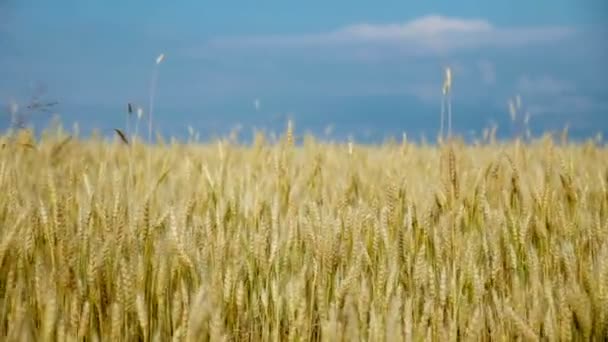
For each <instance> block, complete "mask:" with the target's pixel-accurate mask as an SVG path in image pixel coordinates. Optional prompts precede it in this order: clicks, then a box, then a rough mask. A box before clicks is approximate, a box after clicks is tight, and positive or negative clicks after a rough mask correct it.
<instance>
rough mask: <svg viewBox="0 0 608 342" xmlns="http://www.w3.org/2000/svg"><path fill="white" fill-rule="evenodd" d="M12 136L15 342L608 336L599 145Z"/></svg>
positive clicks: (10, 249)
mask: <svg viewBox="0 0 608 342" xmlns="http://www.w3.org/2000/svg"><path fill="white" fill-rule="evenodd" d="M1 139H2V149H1V150H0V156H1V157H0V193H1V194H2V195H1V196H0V294H1V296H0V336H1V339H2V340H4V341H106V340H108V341H170V340H175V341H221V340H226V341H360V340H369V341H423V340H424V341H511V340H526V341H528V340H530V341H540V340H543V341H571V340H581V341H582V340H585V341H586V340H596V341H598V340H605V339H606V336H608V184H607V183H608V149H606V148H605V147H603V146H600V145H598V144H594V143H591V142H588V143H566V144H560V143H556V142H554V141H553V140H552V139H550V138H548V137H545V138H542V139H538V140H535V141H532V142H529V143H525V144H524V143H522V142H521V141H513V142H508V143H497V142H495V143H484V144H478V145H465V144H463V143H462V142H459V141H457V140H454V141H451V142H449V143H443V144H440V145H437V146H430V145H421V144H413V143H409V142H407V141H404V142H396V143H386V144H383V145H379V146H364V145H357V144H331V143H327V142H321V141H318V140H315V139H314V138H312V137H305V138H304V140H303V142H302V143H301V144H297V145H294V141H293V140H294V138H293V133H292V132H290V131H287V132H286V134H284V135H283V137H282V138H281V140H280V141H278V142H276V143H270V142H269V141H267V140H265V138H264V136H263V135H258V136H257V137H256V139H255V142H254V143H253V144H252V145H251V146H242V145H237V144H235V143H233V142H231V141H229V140H221V141H217V142H215V143H209V144H194V143H184V144H180V143H175V142H174V143H159V144H158V145H155V146H146V145H143V144H140V143H137V142H135V143H134V142H133V141H128V140H127V138H126V137H125V139H124V140H125V141H121V140H120V139H118V138H117V139H116V140H110V141H108V140H101V139H95V138H90V139H78V138H70V137H68V136H67V135H65V133H57V134H47V135H43V137H41V138H40V139H39V141H35V140H34V139H33V138H32V137H31V136H29V135H27V134H21V135H20V136H18V137H13V136H8V135H5V136H3V137H2V138H1ZM127 143H129V144H127Z"/></svg>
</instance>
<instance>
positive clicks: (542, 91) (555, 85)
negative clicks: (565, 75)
mask: <svg viewBox="0 0 608 342" xmlns="http://www.w3.org/2000/svg"><path fill="white" fill-rule="evenodd" d="M517 89H518V91H519V92H522V93H524V94H527V95H549V96H558V95H563V94H566V93H569V92H572V91H574V90H575V87H574V85H573V84H572V83H570V82H567V81H563V80H560V79H557V78H555V77H553V76H550V75H542V76H536V77H533V76H529V75H525V76H522V77H520V79H519V82H518V84H517Z"/></svg>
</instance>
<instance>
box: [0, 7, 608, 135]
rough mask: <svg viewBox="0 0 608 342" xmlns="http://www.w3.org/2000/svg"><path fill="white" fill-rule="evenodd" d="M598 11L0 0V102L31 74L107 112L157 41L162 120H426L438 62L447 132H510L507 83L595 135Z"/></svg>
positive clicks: (137, 77)
mask: <svg viewBox="0 0 608 342" xmlns="http://www.w3.org/2000/svg"><path fill="white" fill-rule="evenodd" d="M607 23H608V3H607V2H606V1H602V0H588V1H574V0H571V1H564V0H557V1H543V0H539V1H534V2H530V1H519V0H515V1H508V2H507V1H503V2H501V3H500V4H499V3H498V2H489V1H459V2H453V1H452V2H448V1H424V2H422V1H418V2H413V1H412V2H406V1H383V2H377V1H376V2H374V1H332V2H331V5H330V2H327V1H317V0H312V1H307V2H298V3H296V2H287V1H274V0H273V1H259V2H253V1H250V2H244V1H222V2H219V1H217V2H211V1H192V0H189V1H181V2H179V4H172V3H169V2H161V1H145V2H144V1H129V2H125V1H91V0H80V1H54V2H42V1H28V0H19V1H17V0H0V103H2V104H3V105H4V106H3V107H7V106H8V105H9V104H10V103H13V102H15V103H19V104H21V108H23V106H24V104H25V103H26V102H27V99H28V98H29V97H30V96H32V94H33V93H35V89H36V87H40V86H43V87H44V88H45V89H46V91H45V92H44V97H45V98H46V99H48V100H57V101H59V105H58V106H57V107H56V110H57V112H58V113H59V114H60V115H61V118H62V120H63V121H64V123H66V124H68V125H69V124H71V122H73V121H78V122H79V123H80V125H81V126H82V127H85V130H86V129H89V130H90V129H91V128H93V127H97V128H100V129H101V130H110V129H111V128H113V127H121V128H123V126H124V121H125V119H124V118H125V107H126V103H127V102H134V103H137V104H140V105H141V106H142V107H143V108H144V109H145V110H146V111H147V110H148V96H149V95H148V94H149V90H150V82H151V78H152V72H153V69H154V66H155V59H156V57H157V56H158V55H159V54H160V53H164V54H165V55H166V59H165V60H164V61H163V62H162V63H161V64H160V65H159V66H158V67H159V69H158V88H157V97H156V104H155V107H154V108H155V113H154V116H155V118H156V119H157V120H155V122H156V124H157V127H159V128H161V129H162V130H163V132H164V133H165V134H174V135H183V134H185V132H187V126H188V125H192V126H193V127H194V128H195V129H196V130H198V131H201V132H202V134H203V135H204V136H210V135H212V134H225V133H226V132H228V131H229V130H230V129H231V128H233V127H234V126H236V125H242V126H243V127H244V128H245V130H246V131H247V130H249V129H250V128H252V127H254V126H255V127H260V128H262V127H266V128H270V129H275V130H278V129H281V128H282V127H284V125H285V118H286V117H291V118H293V119H294V120H295V122H296V126H297V127H298V128H299V129H300V130H302V131H305V130H310V131H313V132H314V133H317V134H322V133H323V132H324V131H326V128H327V127H328V126H333V130H332V132H333V133H332V135H334V136H335V137H338V138H339V137H344V136H347V135H353V136H354V137H355V138H356V139H361V140H365V139H380V138H382V137H385V136H387V135H396V136H400V135H401V134H400V133H401V132H402V131H405V132H407V133H408V134H409V135H410V136H420V135H421V134H423V133H424V134H425V135H427V136H433V135H434V134H436V132H437V130H438V126H439V113H440V109H441V102H440V101H441V85H442V78H443V68H444V67H445V66H450V67H451V68H452V69H453V74H454V81H453V111H454V122H453V125H454V127H455V130H457V131H458V132H459V133H460V134H463V135H468V134H472V132H471V131H476V132H477V133H478V134H479V132H480V131H481V130H482V129H483V128H484V127H487V126H489V125H491V124H493V123H497V124H498V125H499V132H501V133H503V134H510V133H511V129H512V127H511V124H510V122H509V112H508V106H507V101H508V100H509V98H512V97H514V96H516V95H520V96H521V99H522V108H521V115H520V117H523V115H524V114H525V113H529V114H530V125H531V126H532V128H533V130H534V131H542V130H549V129H561V128H562V127H563V126H564V125H565V124H569V125H570V127H571V131H572V132H573V134H575V135H578V136H591V135H593V134H595V133H597V132H603V133H604V135H606V133H608V119H607V116H606V115H607V114H608V88H607V87H606V82H605V80H604V78H605V77H606V75H608V73H607V72H606V66H605V61H607V60H608V45H607V44H608V43H606V42H608V24H607ZM256 103H257V104H258V106H256V105H255V104H256ZM40 115H46V114H40ZM7 117H8V116H5V117H4V119H6V118H7ZM4 119H3V121H2V123H3V124H4V126H5V125H6V124H5V122H7V121H8V119H6V120H4Z"/></svg>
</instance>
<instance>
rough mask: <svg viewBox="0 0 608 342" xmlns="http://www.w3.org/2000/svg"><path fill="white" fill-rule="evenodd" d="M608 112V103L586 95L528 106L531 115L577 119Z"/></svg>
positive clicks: (565, 97) (568, 96)
mask: <svg viewBox="0 0 608 342" xmlns="http://www.w3.org/2000/svg"><path fill="white" fill-rule="evenodd" d="M606 110H608V102H605V101H599V100H597V99H593V98H591V97H589V96H584V95H566V96H561V97H556V98H555V99H553V100H552V101H550V102H543V103H534V102H533V103H532V104H531V105H530V106H528V111H529V112H530V114H531V115H534V116H537V115H565V116H570V117H576V116H577V115H585V114H588V113H593V112H604V111H606Z"/></svg>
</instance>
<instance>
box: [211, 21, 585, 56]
mask: <svg viewBox="0 0 608 342" xmlns="http://www.w3.org/2000/svg"><path fill="white" fill-rule="evenodd" d="M573 32H574V30H572V29H571V28H568V27H561V26H539V27H515V28H509V27H497V26H494V25H492V24H491V23H490V22H488V21H487V20H484V19H462V18H450V17H444V16H439V15H430V16H425V17H421V18H418V19H415V20H412V21H408V22H405V23H392V24H369V23H362V24H356V25H350V26H346V27H343V28H339V29H337V30H334V31H330V32H323V33H318V34H302V35H267V36H245V37H232V38H219V39H215V40H213V41H211V46H216V47H228V48H235V47H236V48H253V47H268V48H297V47H301V48H311V47H331V48H336V47H341V46H342V47H343V46H350V45H354V46H357V47H360V46H370V45H371V46H375V47H376V46H378V45H381V46H384V47H393V48H398V49H399V50H398V51H401V52H407V53H416V54H420V53H429V52H445V51H449V50H456V49H466V48H483V47H506V48H510V47H511V48H514V47H521V46H525V45H530V44H538V43H545V42H554V41H560V40H562V39H564V38H567V37H569V36H570V35H571V34H572V33H573Z"/></svg>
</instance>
